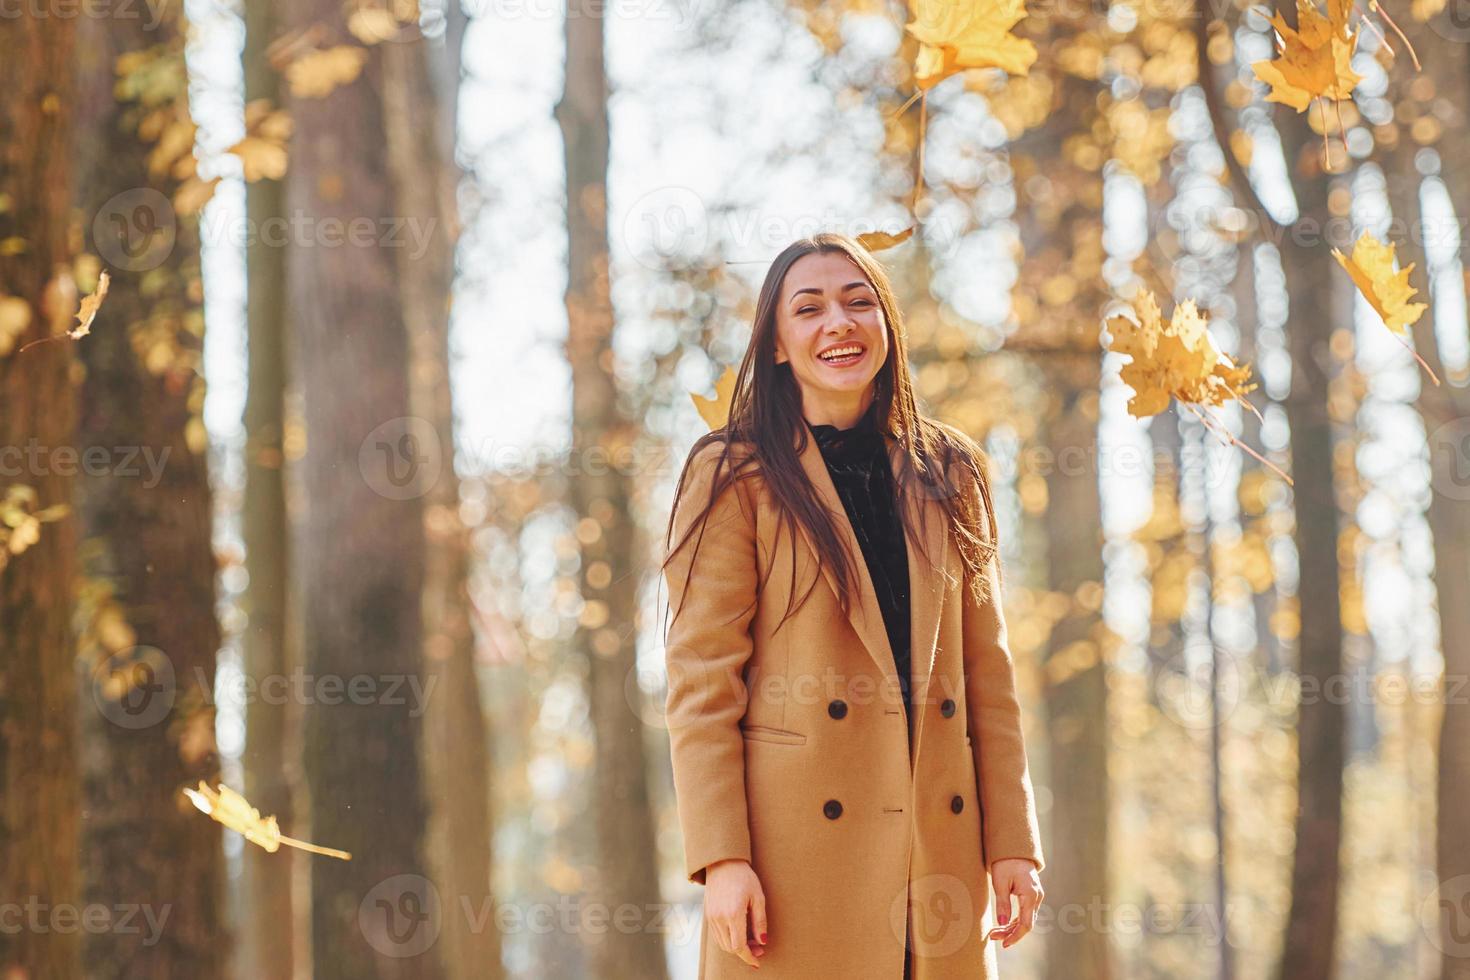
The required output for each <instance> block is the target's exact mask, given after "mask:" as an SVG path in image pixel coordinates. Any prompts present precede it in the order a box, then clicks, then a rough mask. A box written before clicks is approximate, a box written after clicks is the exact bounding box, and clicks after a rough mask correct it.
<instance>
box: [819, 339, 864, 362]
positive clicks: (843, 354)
mask: <svg viewBox="0 0 1470 980" xmlns="http://www.w3.org/2000/svg"><path fill="white" fill-rule="evenodd" d="M867 352H868V349H867V348H866V347H864V346H863V345H862V344H843V345H842V346H841V347H833V348H832V349H831V352H830V353H828V352H825V351H824V352H823V353H822V354H818V355H817V360H819V361H821V362H822V363H823V364H830V365H833V366H834V367H845V366H847V365H849V364H856V363H857V362H858V361H861V360H862V359H863V356H864V355H865V354H867Z"/></svg>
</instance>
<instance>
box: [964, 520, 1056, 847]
mask: <svg viewBox="0 0 1470 980" xmlns="http://www.w3.org/2000/svg"><path fill="white" fill-rule="evenodd" d="M978 495H979V494H978V492H976V496H977V497H978ZM980 506H981V507H983V506H984V504H983V503H981V505H980ZM998 560H999V559H998V558H997V559H996V560H992V561H991V562H989V563H988V564H987V565H986V566H985V576H986V578H987V580H988V583H987V584H988V589H989V592H988V595H989V596H990V598H988V599H987V600H986V601H985V602H983V603H976V602H975V601H974V599H973V598H972V597H971V596H970V594H969V591H968V586H967V587H966V588H965V589H963V590H962V595H961V602H962V605H963V608H964V613H963V617H962V618H963V622H964V644H965V649H964V660H965V701H966V706H967V715H968V721H969V728H970V740H971V743H972V747H973V751H974V753H975V773H976V776H977V778H978V783H979V790H980V811H981V814H982V817H983V825H984V830H983V834H984V841H983V846H984V848H985V863H986V867H987V869H988V868H993V867H994V866H995V862H996V861H1000V860H1004V859H1006V858H1027V859H1028V860H1030V861H1032V862H1034V863H1035V865H1036V868H1037V870H1038V871H1039V870H1041V869H1042V868H1043V867H1045V858H1044V857H1043V855H1042V853H1041V832H1040V830H1039V828H1038V824H1037V818H1036V800H1035V798H1034V795H1033V793H1032V789H1031V774H1030V770H1029V767H1028V766H1027V762H1026V746H1025V742H1024V739H1023V738H1022V734H1021V705H1020V702H1019V701H1018V700H1017V699H1016V678H1015V672H1014V666H1013V663H1012V658H1011V651H1010V646H1009V644H1008V643H1007V640H1006V624H1005V617H1004V615H1003V614H1002V612H1001V606H1000V602H1001V588H1000V575H999V570H998V567H997V562H998Z"/></svg>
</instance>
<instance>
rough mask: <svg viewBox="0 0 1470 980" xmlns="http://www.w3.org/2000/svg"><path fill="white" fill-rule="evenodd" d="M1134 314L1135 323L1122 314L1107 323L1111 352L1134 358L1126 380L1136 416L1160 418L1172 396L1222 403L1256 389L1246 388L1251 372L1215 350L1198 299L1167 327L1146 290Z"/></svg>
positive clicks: (1126, 370)
mask: <svg viewBox="0 0 1470 980" xmlns="http://www.w3.org/2000/svg"><path fill="white" fill-rule="evenodd" d="M1133 312H1134V314H1135V315H1136V316H1137V318H1138V322H1136V323H1135V322H1134V321H1133V320H1132V319H1130V318H1129V317H1127V316H1122V315H1119V316H1114V317H1111V318H1110V319H1109V320H1108V331H1109V332H1110V333H1111V334H1112V336H1113V339H1112V342H1111V343H1110V344H1109V345H1108V349H1109V350H1111V351H1114V352H1116V353H1119V354H1126V355H1128V356H1129V357H1131V358H1132V361H1131V363H1129V364H1125V365H1124V366H1123V369H1122V377H1123V380H1124V381H1125V382H1127V383H1128V385H1129V386H1130V387H1132V388H1133V390H1134V392H1135V394H1134V396H1133V398H1132V399H1131V400H1130V401H1129V402H1128V411H1129V413H1130V414H1132V415H1133V416H1135V417H1137V418H1144V417H1147V416H1149V415H1156V414H1158V413H1159V412H1162V411H1163V410H1164V409H1166V408H1168V407H1169V399H1170V398H1177V399H1179V400H1180V401H1182V402H1188V403H1190V404H1194V405H1221V404H1223V403H1224V402H1226V401H1229V400H1230V399H1232V398H1243V397H1244V396H1245V394H1246V393H1247V392H1249V391H1252V390H1254V389H1255V388H1256V385H1254V384H1249V385H1247V384H1246V382H1247V381H1249V379H1250V368H1249V367H1237V366H1236V365H1235V362H1233V361H1232V360H1231V359H1230V357H1229V355H1227V354H1225V353H1224V352H1222V351H1221V350H1220V349H1219V348H1218V347H1216V346H1215V341H1214V338H1213V337H1211V336H1210V332H1209V330H1208V329H1207V328H1206V326H1205V318H1204V315H1203V314H1201V313H1200V311H1199V309H1198V307H1196V306H1195V303H1194V300H1188V299H1187V300H1185V301H1184V302H1182V303H1180V304H1179V305H1178V306H1176V307H1175V308H1174V314H1173V316H1171V317H1170V318H1169V322H1168V323H1167V324H1165V323H1164V322H1163V314H1162V312H1161V311H1160V310H1159V304H1158V300H1156V299H1155V298H1154V295H1153V293H1151V292H1149V291H1148V290H1146V289H1145V290H1142V291H1140V293H1139V295H1138V297H1137V298H1136V299H1134V301H1133Z"/></svg>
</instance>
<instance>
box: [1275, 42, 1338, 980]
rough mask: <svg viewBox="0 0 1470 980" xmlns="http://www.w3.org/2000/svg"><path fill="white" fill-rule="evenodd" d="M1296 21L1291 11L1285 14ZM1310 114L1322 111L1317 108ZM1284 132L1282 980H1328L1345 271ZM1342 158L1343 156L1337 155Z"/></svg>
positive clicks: (1309, 174) (1314, 139)
mask: <svg viewBox="0 0 1470 980" xmlns="http://www.w3.org/2000/svg"><path fill="white" fill-rule="evenodd" d="M1284 16H1287V17H1288V18H1289V19H1291V18H1292V17H1293V16H1294V14H1284ZM1311 111H1316V110H1315V109H1314V110H1311ZM1277 126H1278V128H1279V130H1280V132H1281V141H1282V150H1283V152H1284V153H1285V155H1286V163H1287V167H1288V170H1289V172H1290V173H1291V174H1292V175H1293V176H1294V178H1295V179H1294V180H1293V184H1294V187H1295V192H1296V202H1297V209H1298V218H1297V221H1296V223H1295V224H1294V225H1293V227H1292V228H1289V229H1287V234H1285V235H1283V236H1282V239H1281V257H1282V268H1283V271H1284V272H1285V275H1286V281H1287V282H1288V283H1290V284H1291V296H1290V301H1289V304H1288V306H1289V309H1288V312H1287V323H1286V337H1287V350H1288V352H1289V353H1290V355H1291V390H1290V392H1289V393H1288V394H1287V396H1286V405H1285V407H1286V419H1287V424H1288V425H1289V426H1290V428H1291V476H1292V481H1293V483H1294V484H1295V487H1294V491H1295V492H1294V498H1293V500H1294V507H1295V511H1296V530H1295V533H1294V538H1295V542H1296V552H1297V567H1298V568H1299V569H1300V575H1299V577H1298V582H1297V601H1298V603H1299V611H1300V621H1301V633H1300V636H1299V638H1298V644H1297V660H1298V664H1297V673H1298V675H1299V676H1300V678H1301V680H1302V683H1303V685H1304V690H1306V691H1316V692H1318V693H1317V694H1316V695H1314V696H1309V697H1303V698H1302V701H1301V704H1300V706H1299V708H1298V716H1297V761H1298V766H1299V768H1298V776H1297V811H1296V847H1295V849H1294V851H1293V853H1292V868H1291V911H1290V913H1289V914H1288V917H1287V923H1286V940H1285V949H1284V950H1283V953H1282V960H1281V976H1282V977H1285V978H1295V977H1331V976H1332V975H1333V970H1334V968H1335V959H1334V948H1335V946H1336V944H1337V900H1338V887H1339V877H1340V867H1341V860H1340V855H1339V847H1340V846H1341V843H1342V780H1343V775H1342V767H1343V763H1344V761H1345V759H1344V755H1345V750H1344V738H1345V734H1346V727H1345V726H1346V711H1345V709H1344V706H1343V705H1342V704H1341V703H1338V702H1340V700H1341V699H1339V698H1332V697H1326V696H1322V694H1321V692H1324V691H1327V690H1330V688H1329V687H1328V684H1329V682H1330V681H1331V679H1332V678H1333V677H1334V676H1335V675H1337V674H1339V673H1340V672H1341V671H1342V610H1341V604H1340V603H1341V600H1340V595H1339V589H1340V575H1339V569H1338V560H1337V535H1338V524H1339V521H1338V513H1337V510H1338V508H1337V497H1336V494H1335V492H1334V477H1333V470H1332V451H1333V450H1332V447H1333V437H1332V420H1331V417H1330V416H1329V414H1328V410H1327V398H1328V384H1329V382H1330V381H1331V377H1332V374H1333V355H1332V352H1331V348H1330V341H1331V335H1332V327H1333V323H1334V322H1335V319H1334V317H1333V315H1332V311H1333V309H1334V299H1333V276H1334V275H1337V274H1338V272H1339V271H1340V270H1338V268H1337V263H1336V262H1335V261H1334V260H1333V258H1332V253H1331V250H1330V245H1328V244H1327V243H1325V242H1324V241H1323V240H1322V230H1323V229H1325V228H1326V227H1327V221H1328V219H1330V218H1331V217H1332V215H1331V213H1330V211H1329V210H1328V206H1327V192H1328V189H1329V186H1330V178H1329V177H1328V176H1327V175H1326V174H1324V173H1323V172H1322V171H1321V165H1320V160H1321V153H1322V139H1321V137H1320V136H1318V135H1317V134H1316V133H1314V132H1312V130H1311V129H1310V127H1309V126H1308V125H1307V117H1306V114H1305V113H1303V114H1300V115H1298V114H1296V113H1292V112H1285V113H1282V114H1281V116H1279V117H1278V120H1277ZM1335 152H1336V154H1338V155H1341V154H1342V152H1343V151H1342V148H1341V147H1340V146H1339V147H1338V148H1337V149H1336V151H1335Z"/></svg>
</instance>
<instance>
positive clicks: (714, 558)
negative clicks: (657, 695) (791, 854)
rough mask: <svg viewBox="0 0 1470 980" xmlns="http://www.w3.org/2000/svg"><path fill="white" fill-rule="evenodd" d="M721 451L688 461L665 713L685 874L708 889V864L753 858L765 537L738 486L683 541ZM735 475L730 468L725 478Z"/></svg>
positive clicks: (676, 523) (672, 564) (672, 579)
mask: <svg viewBox="0 0 1470 980" xmlns="http://www.w3.org/2000/svg"><path fill="white" fill-rule="evenodd" d="M720 448H721V447H720V445H719V444H718V443H714V444H710V445H709V446H707V447H705V448H704V449H702V450H701V451H700V452H699V453H698V455H696V456H695V457H694V458H693V459H692V460H691V461H690V462H689V464H688V470H687V473H686V476H685V486H684V488H683V492H682V493H681V494H680V495H679V498H678V499H677V500H676V501H675V503H674V518H673V538H672V539H671V540H670V541H669V542H667V544H666V547H667V548H671V549H673V550H672V551H671V552H670V554H671V555H672V557H670V555H666V556H665V557H666V558H667V559H668V562H667V565H666V566H665V569H664V574H665V577H666V579H667V581H668V586H669V609H670V610H671V614H672V620H671V622H670V625H669V631H668V635H667V637H666V640H665V663H666V666H667V668H668V698H667V702H666V713H665V717H666V720H667V724H668V728H669V751H670V754H671V756H672V762H673V771H674V795H675V801H676V805H677V809H678V813H679V823H680V826H681V829H682V830H683V834H684V860H685V873H686V874H687V875H688V878H689V880H690V881H692V882H695V883H696V884H701V885H702V884H704V879H705V868H706V867H707V866H708V865H710V864H713V863H714V862H716V861H719V860H723V859H727V858H742V859H744V860H746V861H749V860H750V858H751V853H750V826H749V823H748V822H747V811H746V799H745V742H744V738H743V736H742V733H741V731H740V719H741V718H742V717H744V715H745V708H746V703H747V695H746V687H745V679H744V668H745V665H746V663H747V661H748V660H749V659H750V656H751V653H752V651H753V648H754V642H753V639H752V636H751V630H750V627H751V620H752V619H753V617H754V614H755V608H756V541H755V528H754V521H753V516H752V515H750V514H748V513H747V511H746V508H745V507H744V506H742V495H741V489H740V487H739V485H738V483H737V484H733V485H730V486H727V487H726V488H725V489H724V490H723V492H722V493H721V494H720V497H719V499H718V500H716V501H715V503H714V505H713V507H712V509H711V510H710V515H709V520H708V522H707V523H706V524H705V525H704V527H703V530H702V531H701V530H700V529H699V528H696V529H695V530H694V533H693V534H692V535H691V536H690V538H689V540H688V541H684V542H683V545H682V547H680V546H679V545H680V542H681V540H682V539H683V538H684V536H685V534H686V533H688V532H689V529H690V527H691V526H692V525H693V523H694V520H695V518H696V517H697V516H698V515H699V513H700V512H701V511H702V510H703V509H704V507H705V504H706V503H707V502H708V501H709V494H710V486H711V480H712V479H713V476H714V466H715V461H716V459H717V458H718V456H719V451H720ZM727 476H728V464H727V472H726V473H723V474H722V479H723V478H727ZM701 535H702V537H701ZM696 544H697V545H698V553H697V554H696V553H695V546H696ZM686 577H687V579H688V582H687V586H686Z"/></svg>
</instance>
